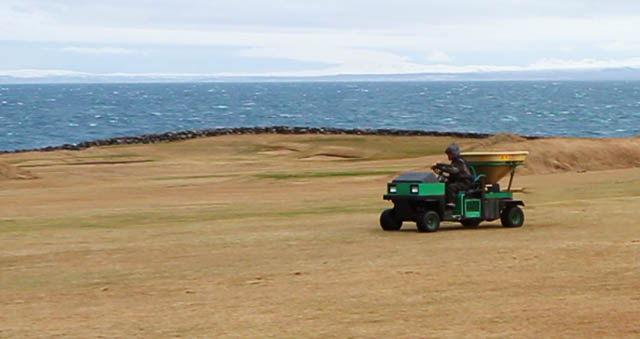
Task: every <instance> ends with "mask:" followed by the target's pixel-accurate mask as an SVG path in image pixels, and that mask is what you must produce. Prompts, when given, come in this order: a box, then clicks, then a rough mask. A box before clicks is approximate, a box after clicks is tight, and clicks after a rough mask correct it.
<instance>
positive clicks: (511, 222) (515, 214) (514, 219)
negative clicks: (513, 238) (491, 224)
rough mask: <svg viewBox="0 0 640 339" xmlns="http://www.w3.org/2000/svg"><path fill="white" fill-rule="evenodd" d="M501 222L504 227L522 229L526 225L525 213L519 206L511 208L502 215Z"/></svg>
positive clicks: (506, 209)
mask: <svg viewBox="0 0 640 339" xmlns="http://www.w3.org/2000/svg"><path fill="white" fill-rule="evenodd" d="M500 221H502V226H504V227H520V226H522V224H524V212H522V209H521V208H520V207H518V206H509V207H507V208H505V209H504V210H503V211H502V214H500Z"/></svg>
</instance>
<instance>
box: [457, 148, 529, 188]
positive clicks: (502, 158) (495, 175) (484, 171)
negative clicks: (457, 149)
mask: <svg viewBox="0 0 640 339" xmlns="http://www.w3.org/2000/svg"><path fill="white" fill-rule="evenodd" d="M527 155H529V152H527V151H518V152H464V153H462V157H463V158H464V159H465V160H466V161H467V162H468V163H469V166H471V168H472V169H473V170H474V171H475V175H476V176H478V175H484V176H485V178H484V182H485V184H491V185H493V184H497V183H498V181H500V179H502V178H503V177H504V176H505V175H507V174H509V173H510V174H511V177H510V178H509V187H508V188H507V191H509V190H511V183H512V182H513V175H514V173H515V171H516V167H518V166H519V165H522V163H524V159H526V158H527Z"/></svg>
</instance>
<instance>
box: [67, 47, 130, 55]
mask: <svg viewBox="0 0 640 339" xmlns="http://www.w3.org/2000/svg"><path fill="white" fill-rule="evenodd" d="M59 50H60V51H62V52H70V53H77V54H92V55H104V54H136V53H137V52H136V51H134V50H131V49H126V48H118V47H76V46H70V47H63V48H60V49H59Z"/></svg>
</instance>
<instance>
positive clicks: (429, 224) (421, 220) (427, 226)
mask: <svg viewBox="0 0 640 339" xmlns="http://www.w3.org/2000/svg"><path fill="white" fill-rule="evenodd" d="M416 226H418V231H420V232H435V231H437V230H438V229H439V228H440V216H439V215H438V213H436V212H434V211H428V212H425V213H423V214H421V215H419V216H418V220H417V221H416Z"/></svg>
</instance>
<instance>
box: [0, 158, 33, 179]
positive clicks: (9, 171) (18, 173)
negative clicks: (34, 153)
mask: <svg viewBox="0 0 640 339" xmlns="http://www.w3.org/2000/svg"><path fill="white" fill-rule="evenodd" d="M37 178H38V177H37V176H36V175H35V174H33V173H31V172H30V171H28V170H26V169H24V168H19V167H16V166H13V165H10V164H8V163H5V162H0V179H7V180H15V179H22V180H29V179H37Z"/></svg>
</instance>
